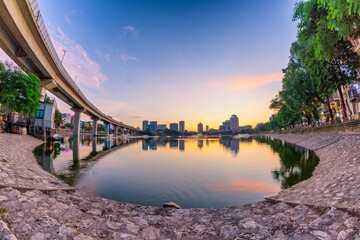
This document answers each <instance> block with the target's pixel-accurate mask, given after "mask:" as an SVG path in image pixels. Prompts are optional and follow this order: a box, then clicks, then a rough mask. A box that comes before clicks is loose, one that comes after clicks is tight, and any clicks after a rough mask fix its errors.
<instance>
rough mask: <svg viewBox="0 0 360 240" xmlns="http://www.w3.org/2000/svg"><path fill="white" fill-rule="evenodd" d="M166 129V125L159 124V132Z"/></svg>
mask: <svg viewBox="0 0 360 240" xmlns="http://www.w3.org/2000/svg"><path fill="white" fill-rule="evenodd" d="M165 129H166V124H159V125H157V130H158V131H164V130H165Z"/></svg>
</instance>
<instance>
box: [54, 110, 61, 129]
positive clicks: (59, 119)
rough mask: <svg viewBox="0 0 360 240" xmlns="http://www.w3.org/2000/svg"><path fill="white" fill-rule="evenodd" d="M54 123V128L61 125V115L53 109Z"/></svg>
mask: <svg viewBox="0 0 360 240" xmlns="http://www.w3.org/2000/svg"><path fill="white" fill-rule="evenodd" d="M54 122H55V125H56V126H60V125H61V123H62V114H61V112H60V111H59V110H58V109H55V116H54Z"/></svg>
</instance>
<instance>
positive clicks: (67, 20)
mask: <svg viewBox="0 0 360 240" xmlns="http://www.w3.org/2000/svg"><path fill="white" fill-rule="evenodd" d="M65 21H66V22H67V23H69V24H70V23H71V19H70V18H69V17H68V16H65Z"/></svg>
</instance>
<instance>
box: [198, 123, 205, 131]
mask: <svg viewBox="0 0 360 240" xmlns="http://www.w3.org/2000/svg"><path fill="white" fill-rule="evenodd" d="M203 131H204V130H203V124H202V123H199V124H198V133H202V132H203Z"/></svg>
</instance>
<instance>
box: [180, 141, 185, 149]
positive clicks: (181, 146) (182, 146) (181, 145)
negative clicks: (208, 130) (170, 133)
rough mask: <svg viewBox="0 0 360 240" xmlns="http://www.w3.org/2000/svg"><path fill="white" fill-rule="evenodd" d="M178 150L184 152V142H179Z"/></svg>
mask: <svg viewBox="0 0 360 240" xmlns="http://www.w3.org/2000/svg"><path fill="white" fill-rule="evenodd" d="M179 149H180V150H181V151H184V150H185V140H181V139H180V140H179Z"/></svg>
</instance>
